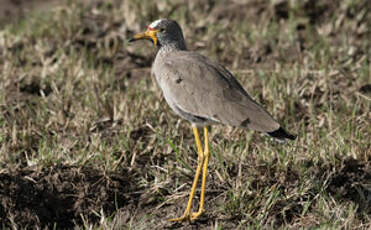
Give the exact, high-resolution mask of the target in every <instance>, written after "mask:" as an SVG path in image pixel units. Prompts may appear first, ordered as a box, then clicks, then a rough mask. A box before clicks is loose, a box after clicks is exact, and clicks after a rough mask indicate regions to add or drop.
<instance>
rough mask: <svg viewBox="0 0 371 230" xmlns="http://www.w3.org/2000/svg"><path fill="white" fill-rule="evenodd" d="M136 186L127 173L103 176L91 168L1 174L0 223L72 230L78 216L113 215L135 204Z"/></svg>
mask: <svg viewBox="0 0 371 230" xmlns="http://www.w3.org/2000/svg"><path fill="white" fill-rule="evenodd" d="M135 190H136V186H135V182H134V179H133V178H132V177H130V174H128V173H126V172H116V173H104V171H102V170H98V169H95V168H92V167H75V166H66V165H57V166H53V167H49V168H44V169H42V170H37V169H32V168H26V169H17V170H14V171H10V172H5V173H1V174H0V200H1V204H0V222H1V223H3V224H5V226H9V227H10V226H11V224H12V223H13V224H16V226H18V227H21V228H24V227H31V226H32V227H35V226H39V227H41V228H44V227H53V226H54V225H56V226H57V227H58V228H72V227H73V226H75V225H76V224H81V223H82V219H81V216H84V217H85V218H87V219H88V220H89V221H91V222H96V221H98V220H99V217H98V216H97V215H95V214H94V212H96V213H100V211H101V210H103V212H104V213H107V214H108V213H109V214H111V213H114V212H115V210H117V209H118V208H124V207H125V206H126V205H128V204H129V203H131V202H133V201H135V197H132V195H130V194H132V192H133V191H135Z"/></svg>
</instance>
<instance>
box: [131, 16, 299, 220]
mask: <svg viewBox="0 0 371 230" xmlns="http://www.w3.org/2000/svg"><path fill="white" fill-rule="evenodd" d="M143 39H144V40H150V41H152V43H153V44H154V45H155V46H156V47H157V54H156V57H155V59H154V61H153V65H152V73H153V75H154V76H155V79H156V81H157V83H158V85H159V87H160V88H161V90H162V94H163V96H164V98H165V100H166V102H167V103H168V105H169V106H170V107H171V109H172V110H173V111H174V112H175V113H176V114H177V115H179V116H180V117H181V118H183V119H185V120H188V121H189V122H190V123H191V127H192V130H193V134H194V138H195V142H196V147H197V153H198V160H197V168H196V172H195V176H194V179H193V183H192V187H191V191H190V193H189V198H188V202H187V207H186V209H185V211H184V213H183V215H182V216H180V217H178V218H173V219H170V221H175V222H181V221H186V220H188V221H193V220H196V219H197V218H199V217H200V216H201V215H202V214H203V213H204V212H205V208H204V203H205V188H206V177H207V167H208V163H209V158H210V148H209V126H211V125H213V124H218V123H221V124H225V125H229V126H234V127H241V128H245V129H251V130H255V131H258V132H263V133H266V134H268V135H269V136H271V137H273V138H274V139H277V140H278V141H281V142H284V141H285V140H286V139H288V140H294V139H295V138H296V136H295V135H292V134H290V133H289V132H287V131H286V130H285V129H284V128H283V127H281V125H280V124H279V123H278V122H277V121H276V120H275V119H274V118H273V117H272V116H271V115H270V114H269V113H268V112H267V111H266V110H265V109H264V108H263V107H262V106H260V105H259V104H258V103H257V102H255V101H254V100H253V99H252V97H251V96H250V95H249V94H248V93H247V92H246V91H245V90H244V88H243V87H242V86H241V84H240V83H239V82H238V81H237V80H236V79H235V77H234V76H233V75H232V73H231V72H229V71H228V70H227V69H226V68H225V67H224V66H222V65H221V64H219V63H217V62H215V61H213V60H211V59H209V58H207V57H206V56H203V55H201V54H199V53H197V52H194V51H189V50H187V48H186V43H185V40H184V36H183V32H182V29H181V27H180V26H179V24H178V23H177V22H176V21H174V20H171V19H166V18H161V19H157V20H155V21H153V22H152V23H150V24H149V26H148V27H147V30H146V31H145V32H142V33H138V34H136V35H134V36H133V37H132V38H131V39H129V40H128V42H129V43H132V42H134V41H138V40H143ZM199 129H203V135H204V145H203V146H202V143H201V139H200V134H199ZM201 172H202V179H201V180H202V181H201V192H200V193H201V194H200V201H199V208H198V211H197V212H192V211H191V209H192V201H193V198H194V195H195V191H196V188H197V183H198V180H199V177H200V174H201Z"/></svg>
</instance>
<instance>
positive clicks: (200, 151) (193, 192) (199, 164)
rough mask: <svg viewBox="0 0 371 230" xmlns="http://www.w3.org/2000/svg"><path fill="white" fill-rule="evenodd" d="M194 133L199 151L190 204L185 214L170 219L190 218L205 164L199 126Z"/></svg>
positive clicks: (194, 128) (181, 219)
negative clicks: (198, 182)
mask: <svg viewBox="0 0 371 230" xmlns="http://www.w3.org/2000/svg"><path fill="white" fill-rule="evenodd" d="M193 134H194V136H195V139H196V145H197V152H198V164H197V169H196V174H195V177H194V179H193V184H192V189H191V192H190V193H189V199H188V204H187V208H186V210H185V211H184V214H183V215H182V216H181V217H179V218H174V219H170V221H184V220H186V219H190V213H191V207H192V200H193V197H194V195H195V191H196V186H197V181H198V178H199V177H200V173H201V169H202V165H203V164H204V153H203V150H202V145H201V140H200V136H199V134H198V129H197V127H193Z"/></svg>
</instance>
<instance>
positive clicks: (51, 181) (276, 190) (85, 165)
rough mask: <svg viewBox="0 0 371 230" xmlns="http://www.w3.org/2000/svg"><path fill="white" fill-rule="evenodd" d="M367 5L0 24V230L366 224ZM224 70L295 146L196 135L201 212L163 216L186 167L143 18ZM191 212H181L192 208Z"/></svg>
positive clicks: (187, 154) (163, 11) (187, 136)
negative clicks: (202, 184) (171, 30)
mask: <svg viewBox="0 0 371 230" xmlns="http://www.w3.org/2000/svg"><path fill="white" fill-rule="evenodd" d="M369 10H370V6H369V4H367V0H364V1H361V0H359V1H341V3H335V2H326V3H317V1H314V0H313V1H312V0H306V1H278V2H276V3H272V2H270V1H247V3H237V2H235V1H230V2H229V4H227V5H225V4H223V3H222V2H221V1H215V2H214V1H211V2H210V3H204V2H203V1H190V2H188V1H173V2H171V3H170V2H164V1H158V2H149V1H146V2H144V1H137V0H131V1H124V2H122V1H114V0H110V1H102V0H95V1H91V2H90V3H88V4H86V3H85V4H81V3H79V2H76V1H71V2H70V3H69V4H68V5H61V6H59V7H56V8H53V9H50V10H49V11H47V12H45V13H40V12H38V13H34V14H30V15H29V16H27V18H24V19H22V20H20V21H19V22H17V23H15V24H9V25H6V26H5V27H3V29H2V30H1V31H0V70H1V73H2V74H1V75H0V143H1V144H0V198H1V201H2V202H1V203H0V223H1V225H2V227H3V228H12V227H13V228H27V227H28V228H32V227H34V226H37V227H38V228H44V227H48V228H57V229H58V228H72V227H74V226H75V227H77V228H86V229H92V228H93V229H121V228H123V227H124V228H125V229H149V228H152V229H163V228H170V229H178V228H180V229H246V228H249V229H270V228H274V229H277V228H281V229H297V228H305V229H306V228H319V229H339V228H342V229H369V228H371V209H370V207H371V164H370V157H371V142H370V140H371V125H370V121H371V118H370V117H371V112H370V108H371V106H370V101H371V79H370V71H371V65H370V57H371V51H370V50H371V47H370V39H369V38H370V35H371V33H370V26H369V24H368V23H369V22H370V21H371V18H370V13H369ZM160 17H170V18H172V19H175V20H177V21H179V23H180V24H181V25H182V27H183V29H184V33H185V37H186V41H187V43H188V47H189V48H190V49H192V50H197V51H198V52H201V53H203V54H205V55H207V56H210V57H212V58H213V59H215V60H218V61H219V62H221V63H223V64H224V65H225V66H227V67H228V68H229V69H230V70H231V71H232V72H233V73H234V74H235V75H236V77H237V78H238V79H239V81H240V82H241V83H242V84H243V86H244V87H245V88H246V90H247V91H248V92H249V93H250V94H251V95H252V96H253V97H254V98H255V99H257V100H258V101H259V102H260V103H261V104H263V105H264V106H265V107H266V108H267V109H268V111H270V112H271V113H272V114H273V116H274V117H276V118H277V119H278V120H280V121H281V122H282V124H283V125H284V126H285V127H287V129H288V130H290V131H292V132H294V133H297V134H298V136H299V138H298V140H297V141H295V142H293V143H290V144H287V145H279V144H276V143H274V142H272V141H271V140H269V138H267V137H264V136H262V135H260V134H259V133H253V132H246V131H243V130H240V129H235V128H232V127H226V126H214V127H213V128H212V131H211V139H212V143H211V148H212V159H211V162H210V166H209V174H208V185H207V191H206V210H207V211H206V213H205V215H204V216H203V217H202V218H201V219H200V220H199V221H196V222H195V223H192V224H190V223H183V224H174V223H169V222H168V221H167V219H168V218H172V217H176V216H178V215H180V214H181V213H182V212H183V210H184V208H185V202H186V200H187V193H188V191H189V189H190V185H191V182H192V177H193V174H194V170H195V167H196V164H197V157H196V152H195V147H194V141H193V137H192V133H191V130H190V127H189V124H188V123H187V122H185V121H181V120H180V119H179V118H178V117H177V116H175V115H174V114H173V113H172V112H171V111H170V109H169V107H168V106H167V105H166V102H165V101H164V100H163V99H162V96H161V92H160V90H159V88H158V87H157V86H156V83H155V81H153V78H151V77H150V66H151V62H152V60H153V57H154V54H155V49H154V48H153V47H152V45H151V44H150V43H145V42H143V43H137V44H136V45H132V46H128V44H127V42H126V41H127V39H128V38H129V37H130V36H131V35H132V34H133V33H134V32H139V31H141V30H143V29H144V28H146V25H148V24H149V23H150V22H151V21H152V20H154V19H157V18H160ZM194 208H196V207H194Z"/></svg>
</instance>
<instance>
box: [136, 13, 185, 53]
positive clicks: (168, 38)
mask: <svg viewBox="0 0 371 230" xmlns="http://www.w3.org/2000/svg"><path fill="white" fill-rule="evenodd" d="M142 39H147V40H150V41H152V42H153V44H155V45H156V46H158V47H161V46H166V45H175V46H177V47H179V48H181V49H183V47H184V49H185V42H184V38H183V33H182V29H181V28H180V26H179V24H178V23H177V22H176V21H173V20H170V19H158V20H156V21H154V22H152V23H151V24H150V25H149V26H148V28H147V30H146V31H145V32H143V33H139V34H136V35H134V37H133V38H131V39H130V40H129V42H134V41H138V40H142Z"/></svg>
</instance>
